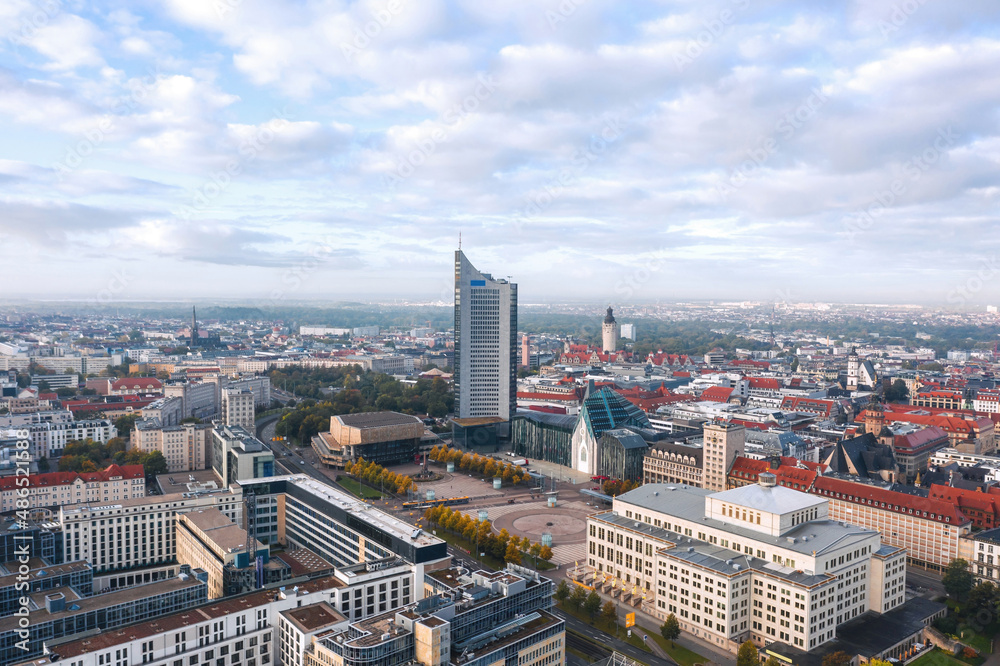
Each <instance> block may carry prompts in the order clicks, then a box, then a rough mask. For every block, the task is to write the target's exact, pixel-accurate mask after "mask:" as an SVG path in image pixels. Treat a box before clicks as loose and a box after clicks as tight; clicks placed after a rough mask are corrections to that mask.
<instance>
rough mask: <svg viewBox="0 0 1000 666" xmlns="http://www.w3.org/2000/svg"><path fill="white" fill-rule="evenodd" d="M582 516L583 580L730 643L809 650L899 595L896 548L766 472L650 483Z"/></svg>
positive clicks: (901, 580) (901, 579)
mask: <svg viewBox="0 0 1000 666" xmlns="http://www.w3.org/2000/svg"><path fill="white" fill-rule="evenodd" d="M587 522H588V539H587V550H588V554H587V557H588V560H587V561H588V565H589V567H590V569H591V573H590V575H589V576H588V580H590V581H592V582H593V583H594V585H596V586H597V587H598V588H599V589H601V590H602V591H605V592H611V593H612V594H613V595H614V596H616V597H618V598H619V599H620V600H621V601H623V602H625V603H628V604H631V605H634V606H637V607H641V608H643V610H646V611H647V612H651V613H652V614H654V615H655V616H657V617H659V618H666V616H667V615H668V614H670V613H673V614H674V615H675V616H676V617H677V619H678V621H679V622H680V624H681V628H682V629H683V630H685V631H687V632H690V633H692V634H694V635H695V636H698V637H699V638H701V639H703V640H707V641H709V642H711V643H713V644H714V645H716V646H717V647H719V648H722V649H726V650H729V651H732V652H736V650H737V648H738V647H739V645H740V643H741V642H743V641H745V640H747V639H749V640H752V641H753V642H754V643H756V644H757V645H765V644H767V643H770V642H775V641H784V642H787V643H789V644H790V645H794V646H796V647H798V648H800V649H802V650H809V649H813V648H815V647H817V646H819V645H822V644H824V643H827V642H829V641H831V640H833V639H834V637H835V635H836V631H837V627H838V626H840V625H841V624H843V623H845V622H847V621H848V620H850V619H852V618H855V617H858V616H860V615H862V614H864V613H867V612H869V611H873V612H875V613H884V612H886V611H888V610H890V609H892V608H896V607H898V606H900V605H901V604H902V603H903V601H904V587H905V576H906V567H905V551H904V550H902V549H901V548H896V547H891V546H887V545H884V544H883V543H882V540H881V538H880V536H879V533H878V532H876V531H874V530H871V529H865V528H861V527H855V526H852V525H845V524H842V523H838V522H836V521H834V520H832V519H831V515H830V507H829V502H828V501H827V500H826V499H825V498H821V497H816V496H813V495H809V494H808V493H804V492H799V491H796V490H793V489H791V488H785V487H783V486H779V485H777V484H776V482H775V476H774V475H773V474H766V473H765V474H761V478H760V483H759V484H753V485H748V486H744V487H741V488H737V489H733V490H727V491H723V492H711V491H709V490H707V489H701V488H691V487H688V486H678V485H672V484H647V485H644V486H642V487H641V488H638V489H637V490H633V491H631V492H629V493H625V494H624V495H619V496H618V497H616V498H615V500H614V505H613V509H612V511H609V512H605V513H599V514H595V515H593V516H591V517H590V518H589V519H588V521H587Z"/></svg>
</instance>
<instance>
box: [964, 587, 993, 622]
mask: <svg viewBox="0 0 1000 666" xmlns="http://www.w3.org/2000/svg"><path fill="white" fill-rule="evenodd" d="M998 603H1000V589H998V588H997V586H996V585H994V584H993V583H991V582H989V581H984V582H982V583H977V584H976V585H975V586H974V587H973V588H972V589H971V590H969V598H968V602H967V603H966V613H967V614H968V616H969V617H978V616H979V614H980V613H984V615H983V617H995V616H996V613H997V604H998Z"/></svg>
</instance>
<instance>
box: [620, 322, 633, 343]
mask: <svg viewBox="0 0 1000 666" xmlns="http://www.w3.org/2000/svg"><path fill="white" fill-rule="evenodd" d="M619 330H620V332H621V337H622V338H624V339H626V340H632V341H633V342H634V341H635V324H620V325H619Z"/></svg>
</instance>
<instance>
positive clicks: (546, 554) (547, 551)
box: [538, 546, 552, 562]
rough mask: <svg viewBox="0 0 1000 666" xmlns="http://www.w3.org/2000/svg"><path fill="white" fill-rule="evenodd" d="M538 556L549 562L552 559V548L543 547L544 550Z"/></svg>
mask: <svg viewBox="0 0 1000 666" xmlns="http://www.w3.org/2000/svg"><path fill="white" fill-rule="evenodd" d="M538 556H539V557H540V558H542V559H543V560H545V561H546V562H548V561H549V560H551V559H552V548H550V547H549V546H542V549H541V550H540V551H539V552H538Z"/></svg>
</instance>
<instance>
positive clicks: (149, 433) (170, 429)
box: [132, 418, 212, 472]
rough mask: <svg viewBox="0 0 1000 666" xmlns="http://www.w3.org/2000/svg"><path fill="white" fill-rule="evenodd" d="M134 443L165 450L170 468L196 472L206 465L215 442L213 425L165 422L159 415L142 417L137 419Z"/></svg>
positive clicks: (146, 448) (150, 449) (138, 445)
mask: <svg viewBox="0 0 1000 666" xmlns="http://www.w3.org/2000/svg"><path fill="white" fill-rule="evenodd" d="M132 446H133V447H135V448H137V449H139V450H140V451H146V452H150V451H159V452H160V453H162V454H163V457H164V459H165V460H166V461H167V471H168V472H194V471H197V470H200V469H205V466H206V459H207V454H208V450H209V448H210V447H211V446H212V426H211V425H209V424H204V423H185V424H183V425H174V426H164V425H162V424H161V423H160V421H159V420H158V419H152V418H150V419H141V420H139V421H136V422H135V430H133V431H132Z"/></svg>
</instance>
